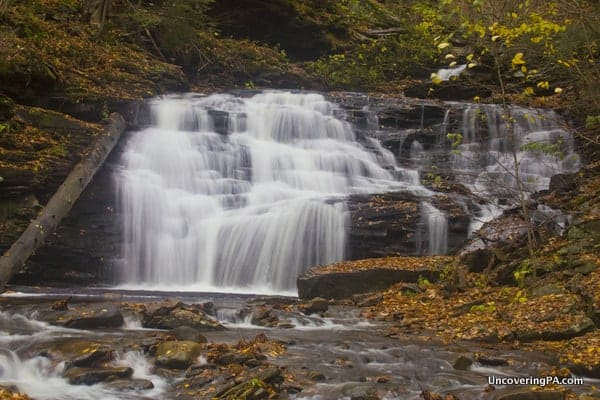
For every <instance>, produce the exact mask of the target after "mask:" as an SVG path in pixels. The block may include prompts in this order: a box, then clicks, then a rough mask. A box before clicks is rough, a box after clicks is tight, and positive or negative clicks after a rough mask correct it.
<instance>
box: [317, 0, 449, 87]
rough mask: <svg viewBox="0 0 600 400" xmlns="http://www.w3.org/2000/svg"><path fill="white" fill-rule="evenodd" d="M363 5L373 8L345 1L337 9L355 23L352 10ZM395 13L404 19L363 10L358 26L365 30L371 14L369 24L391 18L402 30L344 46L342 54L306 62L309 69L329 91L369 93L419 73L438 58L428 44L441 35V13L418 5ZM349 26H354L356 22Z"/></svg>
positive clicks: (384, 13) (399, 9) (356, 16)
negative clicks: (345, 90)
mask: <svg viewBox="0 0 600 400" xmlns="http://www.w3.org/2000/svg"><path fill="white" fill-rule="evenodd" d="M361 3H362V5H359V4H361ZM367 3H368V4H371V6H373V5H372V3H373V2H358V1H347V2H340V6H339V7H342V11H343V12H346V13H349V14H350V16H351V17H350V19H351V20H356V19H357V18H359V17H358V15H359V12H358V11H352V10H359V9H361V7H363V8H364V7H366V6H365V4H367ZM344 4H345V5H344ZM343 7H346V8H347V9H346V8H343ZM379 8H381V6H379ZM396 11H397V13H398V14H400V15H401V16H402V17H403V18H405V19H406V20H403V21H402V22H400V21H399V17H396V16H392V15H391V12H390V10H388V11H387V12H384V11H381V10H380V11H379V12H378V13H376V12H374V11H372V12H368V11H367V12H366V13H365V14H362V17H361V18H362V19H361V22H360V24H359V25H361V24H362V25H363V29H364V30H368V29H367V26H365V25H366V23H367V21H368V20H369V18H370V17H369V18H365V17H368V16H369V15H373V17H372V18H371V23H372V21H386V19H387V20H390V19H391V22H393V23H394V25H393V26H397V25H402V26H403V29H401V30H398V31H397V32H393V33H390V34H386V35H382V36H377V37H369V38H368V39H367V38H364V39H362V41H360V42H358V43H355V44H354V43H352V44H350V45H346V47H344V48H342V50H343V52H339V53H337V54H332V55H329V56H326V57H323V58H321V59H319V60H317V61H316V62H313V63H310V64H309V68H310V69H311V70H312V71H313V72H314V73H315V74H316V75H317V76H319V77H321V78H322V79H323V80H324V81H325V83H326V84H327V85H328V86H329V88H331V89H352V90H373V89H379V88H382V87H385V86H387V85H389V83H390V81H395V80H401V79H404V78H406V77H409V76H418V75H419V74H422V73H423V72H422V71H423V68H425V67H426V66H427V65H430V64H431V63H432V62H433V61H434V60H435V59H436V57H437V56H438V53H437V51H436V50H435V49H432V43H433V41H434V38H435V37H436V36H439V35H440V34H442V28H441V26H442V24H441V23H440V21H441V19H442V18H441V14H440V13H438V12H437V11H436V9H435V8H434V7H433V6H427V5H423V4H419V3H417V4H414V5H412V6H403V7H398V9H397V10H396ZM352 16H353V17H352ZM388 22H390V21H388ZM353 26H355V27H356V23H355V24H354V25H353ZM354 29H356V28H354ZM360 35H361V36H363V34H362V33H360Z"/></svg>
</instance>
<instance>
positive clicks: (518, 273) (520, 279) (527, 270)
mask: <svg viewBox="0 0 600 400" xmlns="http://www.w3.org/2000/svg"><path fill="white" fill-rule="evenodd" d="M532 273H533V269H532V267H531V264H530V263H529V261H528V260H524V261H523V262H521V264H519V267H518V268H517V269H516V270H515V271H514V272H513V277H514V278H515V281H517V284H518V285H519V287H521V288H522V287H523V286H524V285H525V278H526V277H527V275H530V274H532Z"/></svg>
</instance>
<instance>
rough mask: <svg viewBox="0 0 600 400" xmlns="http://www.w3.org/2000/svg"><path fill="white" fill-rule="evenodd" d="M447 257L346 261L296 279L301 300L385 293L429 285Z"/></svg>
mask: <svg viewBox="0 0 600 400" xmlns="http://www.w3.org/2000/svg"><path fill="white" fill-rule="evenodd" d="M450 260H451V259H450V258H449V257H418V258H417V257H388V258H377V259H369V260H359V261H346V262H341V263H336V264H331V265H328V266H325V267H316V268H312V269H310V270H308V271H307V272H306V273H304V274H303V275H301V276H300V277H299V278H298V281H297V284H298V296H299V297H300V298H301V299H312V298H315V297H323V298H326V299H343V298H348V297H351V296H352V295H355V294H359V293H368V292H373V291H378V290H384V289H387V288H388V287H390V286H392V285H393V284H396V283H398V282H408V283H414V282H417V281H418V280H419V278H421V279H427V280H429V281H431V282H433V281H436V280H437V279H438V277H439V271H441V270H442V269H443V267H444V266H445V265H447V264H448V263H450Z"/></svg>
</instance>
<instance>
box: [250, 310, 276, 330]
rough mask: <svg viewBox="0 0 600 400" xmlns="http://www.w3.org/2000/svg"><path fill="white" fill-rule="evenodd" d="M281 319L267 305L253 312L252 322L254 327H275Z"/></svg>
mask: <svg viewBox="0 0 600 400" xmlns="http://www.w3.org/2000/svg"><path fill="white" fill-rule="evenodd" d="M278 321H279V318H278V317H277V316H276V315H275V314H274V313H273V309H272V308H271V307H268V306H266V305H260V306H258V307H255V308H254V309H253V310H252V316H251V319H250V322H251V323H252V324H253V325H260V326H275V325H276V324H277V322H278Z"/></svg>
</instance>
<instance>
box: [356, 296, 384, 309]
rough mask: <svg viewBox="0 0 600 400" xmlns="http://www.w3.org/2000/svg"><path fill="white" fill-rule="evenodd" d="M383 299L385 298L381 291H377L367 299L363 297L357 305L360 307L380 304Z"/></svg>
mask: <svg viewBox="0 0 600 400" xmlns="http://www.w3.org/2000/svg"><path fill="white" fill-rule="evenodd" d="M381 300H383V295H382V294H381V293H375V294H372V295H370V296H368V297H367V298H365V299H362V300H361V301H359V302H358V303H357V304H356V305H357V306H358V307H372V306H374V305H375V304H379V303H380V302H381Z"/></svg>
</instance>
